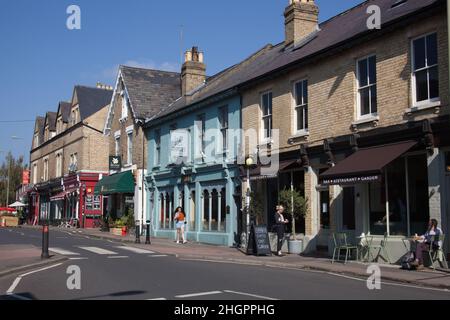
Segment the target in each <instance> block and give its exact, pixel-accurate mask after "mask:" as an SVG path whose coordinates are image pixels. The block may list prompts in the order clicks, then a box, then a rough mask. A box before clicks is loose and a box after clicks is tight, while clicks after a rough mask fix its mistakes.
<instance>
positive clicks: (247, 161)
mask: <svg viewBox="0 0 450 320" xmlns="http://www.w3.org/2000/svg"><path fill="white" fill-rule="evenodd" d="M245 166H246V169H247V192H246V194H245V211H246V217H245V218H246V223H245V224H246V232H247V243H248V237H249V235H250V195H251V192H252V189H251V185H250V167H251V166H253V158H252V157H248V158H247V159H245Z"/></svg>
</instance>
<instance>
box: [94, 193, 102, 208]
mask: <svg viewBox="0 0 450 320" xmlns="http://www.w3.org/2000/svg"><path fill="white" fill-rule="evenodd" d="M101 208H102V198H101V196H94V210H101Z"/></svg>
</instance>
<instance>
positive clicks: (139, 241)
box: [134, 221, 141, 243]
mask: <svg viewBox="0 0 450 320" xmlns="http://www.w3.org/2000/svg"><path fill="white" fill-rule="evenodd" d="M139 231H140V228H139V221H136V240H135V241H134V243H141V235H140V234H139Z"/></svg>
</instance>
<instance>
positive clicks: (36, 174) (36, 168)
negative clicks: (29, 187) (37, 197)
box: [33, 161, 38, 184]
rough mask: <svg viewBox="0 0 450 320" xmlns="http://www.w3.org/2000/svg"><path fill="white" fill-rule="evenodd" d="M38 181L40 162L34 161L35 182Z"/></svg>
mask: <svg viewBox="0 0 450 320" xmlns="http://www.w3.org/2000/svg"><path fill="white" fill-rule="evenodd" d="M37 183H38V162H37V161H35V162H33V184H37Z"/></svg>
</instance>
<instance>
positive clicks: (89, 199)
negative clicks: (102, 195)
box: [86, 195, 94, 211]
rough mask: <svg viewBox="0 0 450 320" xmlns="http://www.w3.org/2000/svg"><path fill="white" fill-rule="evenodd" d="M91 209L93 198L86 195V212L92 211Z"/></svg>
mask: <svg viewBox="0 0 450 320" xmlns="http://www.w3.org/2000/svg"><path fill="white" fill-rule="evenodd" d="M93 208H94V198H93V196H92V195H88V196H86V210H87V211H92V209H93Z"/></svg>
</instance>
